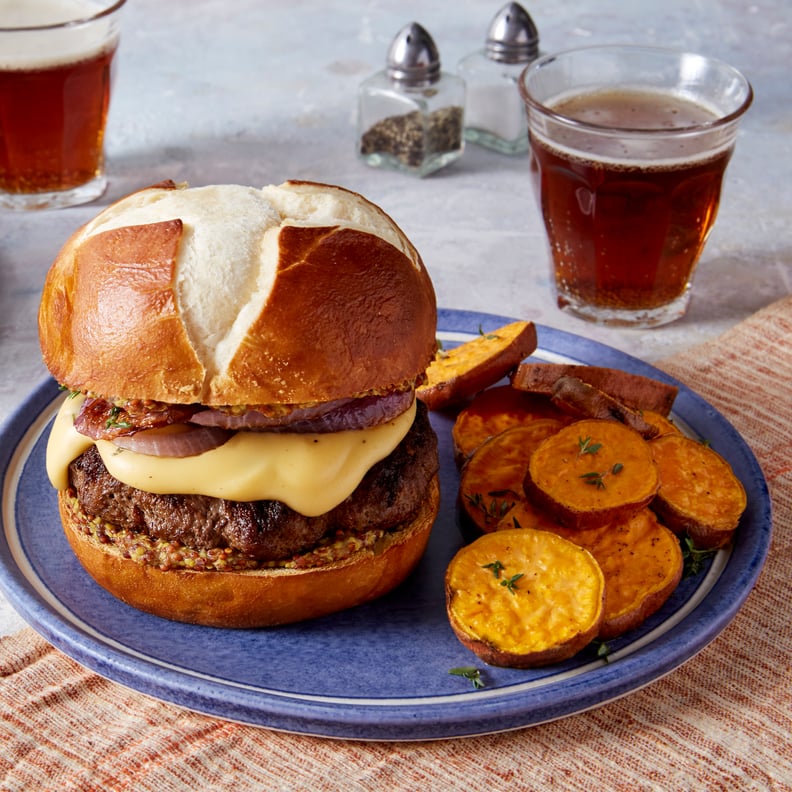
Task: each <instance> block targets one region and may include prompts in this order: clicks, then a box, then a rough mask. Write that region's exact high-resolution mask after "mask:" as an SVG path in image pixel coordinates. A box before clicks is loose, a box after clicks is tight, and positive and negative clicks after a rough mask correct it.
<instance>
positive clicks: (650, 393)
mask: <svg viewBox="0 0 792 792" xmlns="http://www.w3.org/2000/svg"><path fill="white" fill-rule="evenodd" d="M566 376H571V377H577V378H578V379H581V380H583V382H585V383H587V384H588V385H593V386H594V387H595V388H598V389H599V390H601V391H604V392H605V393H607V394H609V395H610V396H612V397H613V398H615V399H618V400H619V401H620V402H622V403H623V404H626V405H627V406H628V407H631V408H632V409H634V410H652V411H654V412H657V413H660V414H661V415H668V414H669V413H670V412H671V407H672V406H673V404H674V399H676V396H677V393H678V391H679V389H678V388H677V387H676V386H675V385H668V384H667V383H665V382H660V381H659V380H654V379H652V378H651V377H644V376H642V375H640V374H630V373H628V372H626V371H620V370H619V369H613V368H607V367H605V366H584V365H576V364H566V363H522V364H521V365H520V366H518V368H517V370H516V371H515V372H514V374H513V375H512V378H511V384H512V386H513V387H515V388H517V389H518V390H524V391H527V392H529V393H543V394H545V395H550V394H551V393H552V392H553V386H554V385H555V383H556V381H557V380H558V379H559V378H561V377H566Z"/></svg>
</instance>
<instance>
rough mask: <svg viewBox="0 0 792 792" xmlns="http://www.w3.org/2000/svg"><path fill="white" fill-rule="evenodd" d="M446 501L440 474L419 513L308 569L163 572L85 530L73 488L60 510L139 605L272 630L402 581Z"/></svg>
mask: <svg viewBox="0 0 792 792" xmlns="http://www.w3.org/2000/svg"><path fill="white" fill-rule="evenodd" d="M439 505H440V486H439V480H438V477H437V476H436V475H435V476H434V478H433V479H432V481H431V484H430V486H429V490H428V491H427V494H426V497H425V498H424V500H423V502H422V504H421V507H420V509H419V511H418V513H417V515H416V516H415V517H414V518H413V520H412V521H411V522H410V523H407V524H406V525H405V526H404V527H402V528H401V529H399V530H398V531H394V532H392V533H388V534H386V535H385V536H384V537H383V538H382V539H381V540H380V541H379V542H377V543H376V545H375V546H374V547H373V548H367V549H362V550H359V551H357V552H355V553H353V554H352V555H350V556H348V557H346V558H344V559H343V560H341V561H337V562H331V563H328V564H326V565H323V566H317V567H312V568H309V569H284V568H279V569H255V570H245V571H222V572H219V571H215V570H211V571H194V570H188V569H169V570H163V569H159V568H158V567H155V566H150V565H145V564H142V563H138V562H137V561H133V560H132V559H130V558H128V557H126V556H124V554H123V552H122V551H121V550H120V549H119V548H117V547H116V546H115V545H113V544H105V543H102V542H100V541H99V540H98V539H96V538H95V537H94V536H92V535H91V534H89V533H85V532H84V531H83V530H82V529H81V527H80V526H81V525H84V524H85V520H86V516H85V515H84V514H83V513H82V512H81V511H79V510H75V501H74V499H73V498H72V497H69V495H68V493H67V492H66V491H61V492H59V493H58V507H59V510H60V515H61V521H62V522H63V527H64V531H65V533H66V538H67V539H68V541H69V544H70V545H71V547H72V549H73V550H74V553H75V555H76V556H77V558H78V559H79V561H80V563H81V564H82V565H83V567H84V568H85V570H86V571H87V572H88V573H89V574H90V575H91V577H92V578H93V579H94V580H95V581H96V582H97V583H98V584H99V585H100V586H102V588H104V589H106V590H107V591H109V592H110V593H111V594H113V595H114V596H115V597H117V598H118V599H120V600H122V601H123V602H125V603H127V604H128V605H131V606H132V607H133V608H137V609H138V610H142V611H146V612H147V613H152V614H154V615H155V616H161V617H163V618H166V619H171V620H173V621H180V622H187V623H190V624H203V625H206V626H210V627H235V628H249V627H271V626H275V625H278V624H290V623H292V622H298V621H304V620H306V619H314V618H317V617H319V616H326V615H327V614H330V613H335V612H337V611H341V610H346V609H347V608H351V607H353V606H355V605H360V604H362V603H364V602H368V601H370V600H373V599H376V598H378V597H381V596H383V595H384V594H387V593H388V592H389V591H391V590H392V589H393V588H395V587H396V586H398V585H399V584H400V583H401V582H402V581H404V579H405V578H406V577H407V575H409V573H410V572H411V571H412V570H413V569H414V567H415V566H416V564H417V563H418V561H419V560H420V559H421V556H422V555H423V553H424V551H425V549H426V545H427V542H428V541H429V535H430V533H431V530H432V525H433V524H434V521H435V518H436V517H437V512H438V509H439Z"/></svg>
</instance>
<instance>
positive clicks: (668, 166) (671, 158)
mask: <svg viewBox="0 0 792 792" xmlns="http://www.w3.org/2000/svg"><path fill="white" fill-rule="evenodd" d="M531 135H532V136H533V137H534V138H535V139H536V140H538V141H539V142H541V144H542V146H544V148H546V149H547V150H548V151H551V152H552V153H554V154H555V155H556V156H559V157H563V158H564V159H568V160H574V161H575V162H580V163H583V164H588V165H594V166H603V165H605V166H607V167H608V168H611V169H613V170H622V171H631V170H641V171H661V170H674V169H676V168H682V167H685V168H687V167H692V166H694V165H703V164H704V163H705V162H709V161H710V160H713V159H717V158H718V157H720V156H722V155H723V154H724V153H725V152H727V151H730V150H731V149H732V148H733V146H734V135H726V134H724V135H723V136H722V139H721V140H720V141H719V145H717V146H712V145H711V144H709V143H701V142H700V141H699V142H695V141H692V140H691V141H680V140H669V141H664V142H663V143H658V142H657V141H655V140H645V141H641V142H638V141H635V140H631V141H630V143H629V150H628V149H627V148H626V147H624V148H619V145H620V144H619V143H618V142H617V141H613V142H612V143H611V150H610V151H592V150H591V149H588V150H581V149H580V148H578V147H574V148H573V147H570V146H565V145H564V144H563V143H560V142H559V141H558V140H550V139H549V138H548V137H546V136H545V135H542V134H541V133H539V132H538V131H536V130H534V129H532V130H531ZM592 148H593V147H592Z"/></svg>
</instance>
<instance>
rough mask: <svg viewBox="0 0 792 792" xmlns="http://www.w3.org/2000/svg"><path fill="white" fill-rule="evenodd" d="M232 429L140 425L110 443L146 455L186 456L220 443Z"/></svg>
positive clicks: (215, 446) (228, 435)
mask: <svg viewBox="0 0 792 792" xmlns="http://www.w3.org/2000/svg"><path fill="white" fill-rule="evenodd" d="M233 434H234V433H233V432H231V431H229V430H227V429H220V428H218V427H215V426H193V425H191V424H179V425H178V426H172V427H167V428H165V429H141V430H140V431H139V432H135V433H134V434H131V435H124V436H122V437H116V438H114V439H113V441H112V442H113V444H114V445H116V446H118V447H119V448H125V449H127V450H128V451H136V452H137V453H139V454H148V455H150V456H167V457H189V456H196V455H198V454H203V453H204V451H211V450H212V449H213V448H217V447H218V446H221V445H223V443H225V442H226V441H227V440H228V438H229V437H231V436H232V435H233Z"/></svg>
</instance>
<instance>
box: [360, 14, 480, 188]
mask: <svg viewBox="0 0 792 792" xmlns="http://www.w3.org/2000/svg"><path fill="white" fill-rule="evenodd" d="M464 112H465V83H464V80H463V79H462V78H461V77H459V76H458V75H456V74H449V73H445V72H443V71H441V68H440V56H439V54H438V50H437V47H436V45H435V43H434V40H433V39H432V37H431V36H430V35H429V33H428V32H427V31H426V30H425V29H424V28H423V27H421V25H419V24H418V23H416V22H412V23H411V24H409V25H407V26H405V27H404V28H402V30H400V31H399V33H398V34H397V35H396V37H395V38H394V39H393V42H392V43H391V46H390V48H389V50H388V55H387V61H386V68H385V69H384V70H383V71H380V72H377V73H376V74H374V75H372V76H371V77H369V78H368V79H367V80H365V81H364V82H363V83H361V85H360V89H359V92H358V154H359V155H360V157H361V159H363V161H364V162H366V163H367V164H368V165H371V166H373V167H378V168H391V169H393V170H399V171H403V172H406V173H411V174H413V175H417V176H426V175H427V174H429V173H432V172H433V171H436V170H438V169H439V168H442V167H443V166H445V165H448V164H449V163H450V162H453V161H454V160H456V159H457V158H458V157H460V156H461V154H462V151H463V149H464V135H463V128H464Z"/></svg>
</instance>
